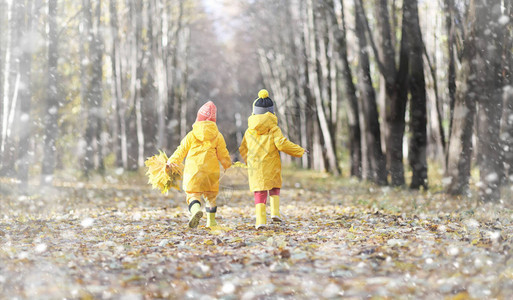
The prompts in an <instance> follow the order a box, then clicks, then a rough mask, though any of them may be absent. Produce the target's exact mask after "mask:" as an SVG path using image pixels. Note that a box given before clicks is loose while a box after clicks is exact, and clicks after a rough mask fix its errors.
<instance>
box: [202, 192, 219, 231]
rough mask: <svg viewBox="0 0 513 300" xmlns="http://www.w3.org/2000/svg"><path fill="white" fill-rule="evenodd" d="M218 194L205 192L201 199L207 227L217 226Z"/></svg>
mask: <svg viewBox="0 0 513 300" xmlns="http://www.w3.org/2000/svg"><path fill="white" fill-rule="evenodd" d="M217 194H218V192H205V193H203V197H204V198H205V211H206V212H207V227H213V226H217V222H216V212H217V205H216V198H217Z"/></svg>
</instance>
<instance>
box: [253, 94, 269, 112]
mask: <svg viewBox="0 0 513 300" xmlns="http://www.w3.org/2000/svg"><path fill="white" fill-rule="evenodd" d="M266 112H270V113H272V114H274V102H273V100H272V99H271V98H269V92H268V91H267V90H260V92H258V99H256V100H255V102H253V114H254V115H262V114H265V113H266Z"/></svg>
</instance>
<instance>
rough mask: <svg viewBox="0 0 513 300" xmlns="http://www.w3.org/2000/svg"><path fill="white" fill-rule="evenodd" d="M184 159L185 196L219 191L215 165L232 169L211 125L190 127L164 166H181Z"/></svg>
mask: <svg viewBox="0 0 513 300" xmlns="http://www.w3.org/2000/svg"><path fill="white" fill-rule="evenodd" d="M184 158H186V159H185V168H184V171H183V190H184V191H185V192H187V193H201V192H217V191H219V170H220V168H219V162H221V164H222V165H223V168H225V169H228V168H229V167H230V166H231V165H232V160H231V158H230V154H229V153H228V150H227V149H226V142H225V141H224V137H223V135H222V134H221V133H220V132H219V130H218V129H217V125H216V123H215V122H212V121H200V122H196V123H194V125H192V131H191V132H189V133H188V134H187V136H185V138H184V139H183V140H182V142H181V143H180V146H178V148H176V151H175V153H173V155H172V156H171V157H170V158H169V160H168V162H169V163H181V162H182V161H183V159H184Z"/></svg>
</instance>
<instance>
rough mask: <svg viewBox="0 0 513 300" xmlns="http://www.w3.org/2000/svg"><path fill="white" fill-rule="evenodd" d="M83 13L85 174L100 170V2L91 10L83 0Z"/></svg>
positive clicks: (101, 54) (101, 91) (101, 163)
mask: <svg viewBox="0 0 513 300" xmlns="http://www.w3.org/2000/svg"><path fill="white" fill-rule="evenodd" d="M83 7H84V16H85V18H86V20H85V23H86V26H89V30H87V32H88V35H89V36H88V38H87V40H88V41H89V49H88V54H89V55H88V56H89V61H90V67H89V68H88V70H89V72H88V76H87V77H86V80H87V85H88V88H87V92H86V98H85V99H84V102H85V104H86V109H87V125H86V131H85V141H86V154H85V158H84V173H85V175H86V176H88V175H89V173H90V172H91V171H92V170H94V169H99V170H103V168H104V166H103V157H102V149H101V144H102V141H101V138H100V135H101V129H102V119H103V109H102V98H103V97H102V94H103V88H102V77H103V72H102V66H103V59H102V58H103V53H102V41H101V40H102V37H101V31H100V25H101V23H100V18H101V1H98V2H97V4H96V8H95V9H94V11H95V12H94V17H93V14H92V12H93V7H92V5H91V2H90V1H89V0H84V2H83Z"/></svg>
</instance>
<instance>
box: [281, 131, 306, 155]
mask: <svg viewBox="0 0 513 300" xmlns="http://www.w3.org/2000/svg"><path fill="white" fill-rule="evenodd" d="M273 135H274V144H275V145H276V148H278V150H280V151H281V152H285V153H287V154H288V155H292V156H295V157H301V156H303V154H304V153H305V149H303V148H301V146H298V145H296V144H294V143H293V142H291V141H289V140H288V139H287V138H286V137H284V136H283V134H282V133H281V129H280V128H278V127H277V129H276V130H274V132H273Z"/></svg>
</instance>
